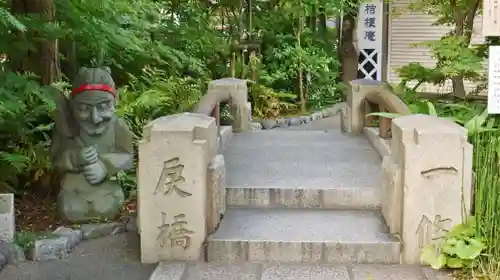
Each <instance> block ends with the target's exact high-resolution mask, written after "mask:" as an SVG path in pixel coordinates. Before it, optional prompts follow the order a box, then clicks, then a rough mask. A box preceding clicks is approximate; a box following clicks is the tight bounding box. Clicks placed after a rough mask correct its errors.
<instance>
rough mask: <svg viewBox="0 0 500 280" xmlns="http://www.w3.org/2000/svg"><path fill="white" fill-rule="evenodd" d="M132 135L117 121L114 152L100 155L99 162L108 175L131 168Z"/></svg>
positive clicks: (122, 123) (132, 154)
mask: <svg viewBox="0 0 500 280" xmlns="http://www.w3.org/2000/svg"><path fill="white" fill-rule="evenodd" d="M132 139H133V134H132V132H131V131H130V129H129V128H128V127H127V125H126V124H125V121H123V120H122V119H118V120H117V122H116V126H115V151H114V152H113V153H103V154H101V155H100V159H101V162H102V163H103V164H104V165H105V166H106V170H107V173H108V175H114V174H116V173H117V172H118V171H120V170H128V169H130V168H132V165H133V161H134V147H133V144H132Z"/></svg>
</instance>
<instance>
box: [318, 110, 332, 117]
mask: <svg viewBox="0 0 500 280" xmlns="http://www.w3.org/2000/svg"><path fill="white" fill-rule="evenodd" d="M321 114H322V115H323V118H328V117H331V116H332V111H331V110H328V109H323V110H321Z"/></svg>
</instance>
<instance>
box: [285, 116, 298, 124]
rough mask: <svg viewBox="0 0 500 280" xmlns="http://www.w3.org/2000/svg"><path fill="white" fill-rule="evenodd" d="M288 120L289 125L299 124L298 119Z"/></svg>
mask: <svg viewBox="0 0 500 280" xmlns="http://www.w3.org/2000/svg"><path fill="white" fill-rule="evenodd" d="M288 120H289V123H290V125H299V124H300V123H301V120H300V117H293V118H290V119H288Z"/></svg>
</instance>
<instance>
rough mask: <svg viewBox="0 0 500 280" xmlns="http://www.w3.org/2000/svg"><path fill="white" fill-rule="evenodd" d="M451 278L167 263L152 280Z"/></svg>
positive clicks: (397, 268)
mask: <svg viewBox="0 0 500 280" xmlns="http://www.w3.org/2000/svg"><path fill="white" fill-rule="evenodd" d="M180 279H182V280H302V279H304V280H451V279H452V278H450V277H449V276H445V275H438V274H436V273H435V272H434V271H432V270H430V269H428V268H420V267H416V266H406V265H361V264H358V265H305V264H259V263H242V264H233V265H228V264H225V265H224V264H216V263H191V264H185V263H170V264H167V263H164V264H160V265H159V266H158V269H157V270H156V271H155V273H154V274H153V275H152V277H151V280H180Z"/></svg>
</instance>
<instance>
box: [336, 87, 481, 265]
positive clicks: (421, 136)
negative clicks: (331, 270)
mask: <svg viewBox="0 0 500 280" xmlns="http://www.w3.org/2000/svg"><path fill="white" fill-rule="evenodd" d="M377 91H380V92H379V93H376V92H377ZM367 94H368V95H371V97H373V96H378V97H382V98H380V99H378V102H376V103H378V104H377V105H383V107H385V108H386V109H387V108H391V109H390V110H388V111H389V112H391V113H399V114H401V115H404V116H401V117H397V118H395V119H393V120H392V123H391V132H392V139H389V140H387V139H382V138H379V137H378V135H377V136H374V135H375V134H374V131H373V130H371V129H366V128H364V127H365V125H366V119H365V116H366V114H367V113H369V111H367V108H366V107H365V106H364V102H366V99H367ZM389 95H390V93H388V92H387V90H386V87H385V89H384V87H383V86H382V85H381V84H380V82H370V81H365V82H359V81H356V82H355V83H354V85H353V89H352V90H351V91H350V92H349V93H348V99H347V100H348V102H347V108H346V110H345V111H343V112H342V122H343V125H342V127H343V130H344V131H345V132H348V133H351V134H361V133H362V132H364V133H365V134H367V137H368V139H369V140H370V142H371V143H372V145H373V146H374V148H375V149H376V150H377V151H378V152H379V154H380V155H381V157H382V158H383V161H382V182H381V196H382V198H381V201H382V215H383V217H384V219H385V221H386V222H387V224H388V226H389V230H390V232H391V233H392V234H394V235H397V236H399V238H400V240H401V243H402V256H401V257H402V258H401V261H402V263H405V264H420V252H421V249H422V248H423V247H425V246H426V245H428V244H431V243H435V242H439V240H440V239H441V238H443V237H444V235H445V234H446V232H447V231H448V230H450V229H451V228H452V227H453V226H454V225H456V224H459V223H462V222H465V219H466V218H467V217H468V215H469V214H470V209H471V196H472V191H473V190H472V181H471V180H472V145H471V144H469V143H468V142H467V131H466V129H465V128H463V127H461V126H459V125H458V124H456V123H454V122H452V121H449V120H445V119H441V118H438V117H433V116H429V115H408V114H406V113H407V112H406V109H405V108H404V106H402V105H401V104H400V103H399V101H397V99H396V98H397V97H390V96H389ZM368 99H370V98H368ZM387 100H392V101H391V102H387ZM370 101H372V102H373V101H374V99H373V98H371V99H370ZM391 103H392V105H391ZM388 105H389V106H388ZM405 106H406V105H405ZM387 146H389V147H387Z"/></svg>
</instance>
